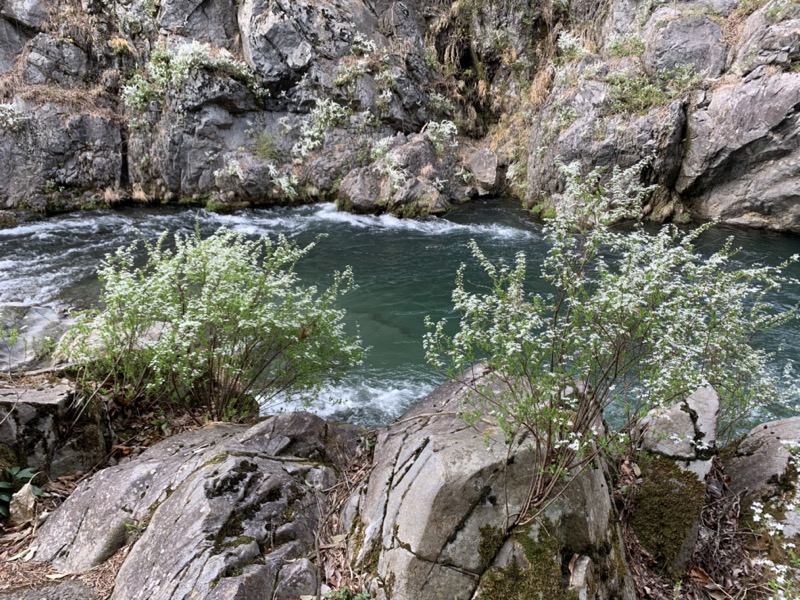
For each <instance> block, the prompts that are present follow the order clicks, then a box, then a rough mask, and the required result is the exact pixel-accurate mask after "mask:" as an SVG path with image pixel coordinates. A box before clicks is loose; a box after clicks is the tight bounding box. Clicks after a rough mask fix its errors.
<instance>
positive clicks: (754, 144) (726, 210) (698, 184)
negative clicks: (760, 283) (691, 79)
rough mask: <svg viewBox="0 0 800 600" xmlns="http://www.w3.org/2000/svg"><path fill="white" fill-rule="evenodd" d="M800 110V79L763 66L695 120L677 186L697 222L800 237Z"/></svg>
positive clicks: (722, 92) (715, 95)
mask: <svg viewBox="0 0 800 600" xmlns="http://www.w3.org/2000/svg"><path fill="white" fill-rule="evenodd" d="M799 105H800V73H774V74H771V73H770V72H769V71H768V68H767V67H764V66H761V67H759V68H758V69H756V70H755V71H753V72H752V73H751V74H750V75H748V77H747V78H745V80H743V81H741V82H739V83H736V84H733V85H728V86H723V87H720V88H718V89H716V90H714V91H713V92H711V93H710V94H708V95H707V96H706V101H704V102H702V103H701V104H700V106H699V107H698V110H697V111H696V112H694V113H693V114H692V115H691V117H690V118H689V122H688V126H687V151H686V156H685V158H684V161H683V164H682V166H681V173H680V176H679V178H678V181H677V183H676V189H677V191H678V192H680V193H681V194H683V195H684V196H685V197H686V198H691V199H692V202H693V205H694V210H695V212H696V213H697V214H698V215H700V216H703V217H706V218H714V219H720V220H722V221H725V222H728V223H732V224H736V225H746V226H750V227H763V228H770V229H783V230H790V231H800V208H799V207H800V204H798V200H800V191H799V190H798V187H797V177H798V175H800V170H799V169H800V167H799V166H798V165H800V145H799V144H800V117H798V114H797V107H798V106H799ZM753 115H758V117H757V118H753Z"/></svg>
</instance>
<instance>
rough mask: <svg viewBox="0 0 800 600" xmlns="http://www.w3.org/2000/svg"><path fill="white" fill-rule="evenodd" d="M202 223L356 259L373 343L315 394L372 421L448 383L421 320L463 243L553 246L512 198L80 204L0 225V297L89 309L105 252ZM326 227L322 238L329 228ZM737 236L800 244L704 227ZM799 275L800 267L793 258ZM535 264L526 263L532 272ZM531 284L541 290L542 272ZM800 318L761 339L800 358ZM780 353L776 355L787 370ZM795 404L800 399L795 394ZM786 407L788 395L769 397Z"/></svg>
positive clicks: (335, 412)
mask: <svg viewBox="0 0 800 600" xmlns="http://www.w3.org/2000/svg"><path fill="white" fill-rule="evenodd" d="M196 224H197V225H198V226H199V227H200V229H201V231H203V232H204V233H206V234H208V233H210V232H212V231H214V230H215V229H217V228H218V227H220V226H226V227H229V228H231V229H235V230H237V231H240V232H243V233H246V234H248V235H269V236H275V235H278V234H284V235H286V236H287V237H290V238H292V239H294V240H296V241H298V242H299V243H301V244H305V243H310V242H312V241H316V242H317V247H316V248H315V249H314V251H313V252H312V253H311V254H310V255H309V256H308V257H307V258H306V259H305V260H304V261H303V262H302V263H301V264H299V265H298V272H299V273H300V275H301V277H303V279H304V280H306V281H309V282H319V283H320V285H326V284H327V283H329V282H330V273H331V272H332V271H334V270H337V269H342V268H343V267H344V266H345V265H351V266H352V267H353V270H354V272H355V277H356V282H357V283H358V286H359V287H358V289H357V290H356V291H354V292H353V293H351V294H350V295H349V296H347V297H345V298H344V300H343V304H344V305H345V307H346V308H347V310H348V318H347V320H348V323H349V325H350V327H352V328H355V327H358V328H359V330H360V334H361V336H362V337H363V338H364V343H365V344H366V345H368V346H371V347H372V351H371V352H370V354H369V356H368V357H367V360H366V362H365V364H364V365H363V366H362V367H361V368H359V369H356V370H354V371H353V372H351V373H350V374H349V375H348V377H347V378H346V379H345V380H344V381H343V382H341V384H339V385H337V386H331V387H329V388H328V389H326V390H325V391H324V393H323V394H322V396H320V397H318V398H317V399H316V400H315V401H314V402H313V404H312V409H313V410H314V411H315V412H318V413H320V414H322V415H325V416H329V417H332V418H335V419H338V420H346V421H350V422H355V423H359V424H364V425H378V424H382V423H386V422H388V421H390V420H392V419H393V418H396V417H397V416H399V415H400V414H402V413H403V412H404V411H405V410H407V409H408V408H409V407H410V406H411V405H412V404H413V403H414V402H415V401H416V400H418V399H419V398H421V397H423V396H424V395H425V394H427V393H428V392H429V391H430V390H431V389H432V388H433V387H434V386H435V385H436V384H437V383H438V382H439V381H440V378H439V376H438V375H436V374H435V373H433V372H432V371H431V370H430V369H429V368H428V367H427V366H426V365H425V363H424V355H423V350H422V342H421V340H422V335H423V333H424V327H423V318H424V316H425V315H431V316H432V317H433V318H434V319H440V318H442V317H447V316H449V317H453V316H454V315H453V314H451V313H450V312H449V308H450V306H451V302H450V293H451V291H452V288H453V282H454V278H455V273H456V270H457V268H458V266H459V264H461V263H462V262H465V261H466V262H468V261H469V260H470V257H469V251H468V249H467V247H466V245H467V242H468V241H469V240H470V239H475V240H476V241H477V242H478V244H479V245H480V246H481V247H482V248H483V249H484V251H485V252H486V253H487V255H489V256H490V257H499V256H505V257H507V258H508V259H509V260H510V259H511V258H512V257H513V256H514V254H515V253H516V252H518V251H520V250H522V251H524V252H525V253H526V254H527V256H528V260H529V262H530V263H536V262H537V261H538V260H539V259H540V257H542V256H543V255H544V253H545V252H546V246H545V244H544V241H543V239H542V235H541V228H540V226H538V225H536V224H534V223H532V222H530V221H529V220H528V219H527V218H526V216H525V214H524V213H523V212H522V211H520V210H519V209H517V208H516V207H515V206H514V205H512V204H509V203H505V202H501V201H481V202H473V203H470V204H467V205H464V206H461V207H459V208H458V209H457V210H456V211H454V212H453V213H451V214H450V215H448V216H447V217H446V218H429V219H422V220H400V219H397V218H395V217H390V216H382V217H370V216H357V215H351V214H347V213H340V212H337V211H336V209H335V207H334V206H333V205H332V204H321V205H313V206H303V207H296V208H278V209H269V210H267V209H264V210H249V211H243V212H241V213H237V214H235V215H215V214H209V213H206V212H205V211H202V210H174V209H157V210H156V209H147V208H136V209H128V210H122V211H114V212H112V211H97V212H84V213H75V214H70V215H66V216H61V217H58V218H56V219H52V220H47V221H42V222H38V223H32V224H27V225H23V226H21V227H17V228H14V229H8V230H0V273H1V274H2V277H0V304H6V305H8V304H13V305H17V306H34V305H35V306H50V307H54V308H56V309H63V308H67V307H86V306H90V305H91V304H92V303H94V302H95V301H96V298H97V294H98V290H99V288H98V285H97V281H96V277H95V270H96V268H97V265H98V263H99V261H100V260H102V258H103V257H104V256H105V255H106V254H108V253H110V252H112V251H114V250H115V249H116V248H117V247H119V246H121V245H126V244H130V243H131V242H132V241H134V240H135V239H137V238H139V237H141V236H143V237H145V238H148V239H155V238H156V237H158V235H159V234H160V233H162V232H163V231H165V230H168V231H170V232H174V231H183V232H189V231H191V230H192V229H194V227H195V225H196ZM321 235H322V236H324V237H320V236H321ZM730 235H733V236H734V237H735V238H736V245H740V246H742V248H743V250H742V252H741V253H740V254H739V255H738V256H737V259H738V260H739V261H740V262H741V263H743V264H751V263H755V262H769V263H776V262H780V261H781V260H785V259H786V258H788V257H789V256H791V255H792V254H794V253H796V252H799V251H800V238H797V237H795V236H787V235H779V234H768V233H762V232H747V231H735V230H730V229H724V228H718V229H714V230H712V231H709V232H707V233H706V234H705V235H704V236H703V238H702V240H701V247H702V248H703V250H704V251H705V250H707V251H709V252H710V251H712V250H713V249H714V248H716V247H719V245H720V244H721V243H722V242H723V241H724V240H725V239H726V238H727V237H728V236H730ZM793 270H794V274H795V275H797V276H800V269H798V268H797V267H793ZM535 272H536V269H535V268H533V267H531V268H529V273H531V274H532V276H535ZM531 285H532V289H537V288H541V283H540V282H538V281H537V280H535V279H533V280H532V281H531ZM774 301H775V302H776V303H777V304H779V305H780V306H782V307H788V306H792V305H794V304H796V303H798V301H800V291H798V290H796V289H792V290H782V291H781V293H780V294H778V295H776V296H775V298H774ZM798 333H800V327H799V326H798V325H797V324H793V325H792V326H790V327H787V328H785V329H783V330H781V331H779V332H772V333H771V334H770V335H769V336H768V337H766V338H765V339H764V340H762V341H761V343H763V344H764V345H765V346H767V347H768V348H770V349H777V348H778V347H780V346H783V347H784V352H783V354H782V358H781V361H783V362H785V360H786V358H787V357H788V358H790V359H797V358H800V336H798ZM783 362H776V365H775V368H781V367H782V365H783ZM791 401H792V403H795V404H797V403H800V399H799V398H792V399H791ZM770 410H771V414H774V415H782V414H784V413H785V409H784V408H783V407H782V403H776V405H775V406H774V407H771V409H770Z"/></svg>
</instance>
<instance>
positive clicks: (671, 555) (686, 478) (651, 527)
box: [632, 454, 705, 575]
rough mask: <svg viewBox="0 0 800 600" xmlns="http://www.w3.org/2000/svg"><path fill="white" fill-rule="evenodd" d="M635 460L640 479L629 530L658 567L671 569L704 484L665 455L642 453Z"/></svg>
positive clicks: (693, 521)
mask: <svg viewBox="0 0 800 600" xmlns="http://www.w3.org/2000/svg"><path fill="white" fill-rule="evenodd" d="M637 463H638V464H639V466H640V467H641V469H642V477H643V483H642V485H641V486H639V488H638V489H637V490H636V495H635V500H634V507H633V518H632V525H633V530H634V532H635V533H636V536H637V537H638V538H639V541H640V542H641V543H642V545H643V546H644V547H645V548H646V549H647V551H648V552H650V553H651V554H652V555H653V557H654V558H655V559H656V561H658V565H659V567H660V569H661V570H662V571H671V569H672V566H673V564H674V563H675V560H676V559H677V558H678V557H679V556H680V554H681V553H682V552H683V551H684V545H685V544H686V541H687V538H688V537H689V535H690V533H691V531H692V529H693V528H694V527H695V526H696V523H697V519H698V517H699V515H700V511H701V509H702V508H703V504H704V502H705V486H704V485H703V483H702V482H701V481H700V480H699V479H698V478H697V476H696V475H694V474H693V473H687V472H685V471H681V469H680V468H679V467H678V465H677V464H676V463H675V462H674V461H672V460H669V459H667V458H662V457H658V456H652V455H648V454H642V455H641V456H639V458H638V460H637ZM676 575H677V573H676Z"/></svg>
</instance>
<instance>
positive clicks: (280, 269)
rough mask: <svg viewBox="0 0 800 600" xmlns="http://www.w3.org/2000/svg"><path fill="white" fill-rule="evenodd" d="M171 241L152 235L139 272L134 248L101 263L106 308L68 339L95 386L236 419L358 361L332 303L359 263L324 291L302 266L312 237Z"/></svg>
mask: <svg viewBox="0 0 800 600" xmlns="http://www.w3.org/2000/svg"><path fill="white" fill-rule="evenodd" d="M166 242H167V235H166V233H165V234H164V235H162V236H161V238H160V239H159V240H158V241H157V242H156V243H155V244H151V243H148V242H143V244H144V246H145V248H146V250H147V258H146V262H145V264H144V265H143V266H141V267H138V266H136V259H135V250H136V247H137V244H133V245H132V246H130V247H127V248H120V249H119V250H118V251H117V252H116V254H114V255H112V256H109V257H108V258H107V259H106V261H105V263H104V264H103V265H102V267H101V268H100V270H99V276H100V280H101V282H102V284H103V291H102V295H101V300H102V303H103V308H102V309H101V310H95V311H91V312H88V313H85V314H84V315H82V316H81V317H80V318H79V320H78V323H77V324H76V325H75V326H74V327H73V329H72V330H71V331H70V333H69V334H68V335H67V336H66V337H65V339H64V341H63V342H62V344H61V346H62V351H63V352H64V354H65V355H66V356H67V357H68V358H71V359H73V360H76V361H78V362H79V363H80V364H81V365H82V370H83V374H84V380H85V381H87V382H89V386H90V392H91V393H102V394H105V395H109V396H112V397H115V398H119V399H122V400H124V401H126V402H138V403H144V402H151V403H167V404H171V405H174V406H178V407H179V408H181V409H189V410H195V409H198V408H199V409H202V410H204V411H205V412H206V413H207V415H208V416H209V417H210V418H212V419H216V420H230V419H236V418H238V417H241V416H247V415H249V414H251V413H252V412H253V411H254V409H255V401H256V400H257V401H258V402H259V403H262V404H263V403H266V402H269V401H270V400H274V399H275V398H276V397H277V396H279V395H281V394H286V393H302V392H310V391H313V390H314V389H316V388H317V387H318V386H319V385H321V384H322V382H324V381H325V380H326V379H328V378H333V379H336V378H337V377H340V376H341V375H342V374H343V373H344V372H345V371H346V370H347V369H348V368H349V367H351V366H353V365H356V364H358V363H360V361H361V359H362V356H363V352H364V351H363V348H362V346H361V341H360V339H359V338H358V337H348V336H347V335H346V333H345V331H344V323H343V319H344V314H345V311H344V310H342V309H339V308H336V306H335V304H336V300H337V298H338V297H339V295H340V294H343V293H345V292H347V291H348V290H350V289H351V288H352V287H353V279H352V272H351V271H350V269H349V268H348V269H346V270H345V271H343V272H341V273H335V274H334V277H333V283H332V285H331V286H330V287H329V288H328V289H326V290H324V291H322V292H318V291H317V289H316V288H315V287H309V286H305V285H303V284H302V283H301V282H300V281H299V280H298V277H297V275H296V273H295V272H294V266H295V263H296V262H297V261H298V260H300V259H301V258H303V257H304V256H305V255H307V254H308V253H309V252H310V251H311V249H312V248H313V247H314V244H313V243H312V244H309V245H308V246H305V247H299V246H297V245H295V244H293V243H292V242H289V241H288V240H286V239H285V238H284V237H280V238H279V239H278V241H277V242H272V241H270V240H269V239H267V238H260V239H258V240H248V239H247V238H245V237H244V236H243V235H241V234H238V233H235V232H232V231H229V230H225V229H220V230H219V231H217V232H216V233H215V234H214V235H212V236H210V237H208V238H206V239H202V238H201V236H200V234H199V232H195V233H194V234H193V235H185V236H181V235H176V236H175V249H174V250H170V249H168V248H167V247H166Z"/></svg>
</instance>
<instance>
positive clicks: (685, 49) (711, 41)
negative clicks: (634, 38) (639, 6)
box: [644, 6, 727, 78]
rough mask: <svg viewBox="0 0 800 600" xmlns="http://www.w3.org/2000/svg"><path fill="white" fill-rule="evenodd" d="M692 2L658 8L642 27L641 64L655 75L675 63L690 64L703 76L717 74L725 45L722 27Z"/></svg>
mask: <svg viewBox="0 0 800 600" xmlns="http://www.w3.org/2000/svg"><path fill="white" fill-rule="evenodd" d="M693 10H695V9H693V8H692V7H691V6H690V7H689V8H687V9H682V8H678V7H664V8H659V9H658V10H656V12H655V13H653V16H652V17H650V21H649V23H648V25H647V27H646V28H645V41H646V50H645V53H644V64H645V68H646V69H647V71H648V73H650V74H651V75H658V74H660V73H664V72H670V71H673V70H674V69H675V68H676V67H680V66H684V65H687V66H691V67H694V69H695V71H696V72H697V73H701V74H703V75H704V76H706V77H712V78H714V77H718V76H719V75H720V73H722V70H723V68H724V67H725V57H726V54H727V47H726V45H725V43H724V42H723V40H722V30H721V29H720V28H719V25H717V24H716V23H715V22H714V21H712V20H711V19H710V18H709V17H707V16H706V15H703V14H693Z"/></svg>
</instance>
